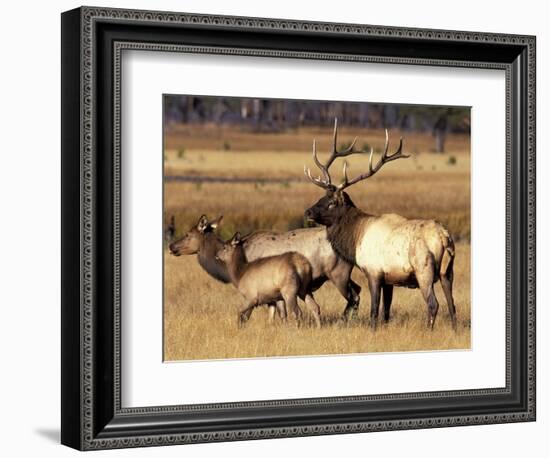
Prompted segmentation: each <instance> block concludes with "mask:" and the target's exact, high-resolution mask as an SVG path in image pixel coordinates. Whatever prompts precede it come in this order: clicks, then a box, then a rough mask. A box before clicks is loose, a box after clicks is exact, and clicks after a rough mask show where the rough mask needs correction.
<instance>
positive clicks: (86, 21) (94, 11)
mask: <svg viewBox="0 0 550 458" xmlns="http://www.w3.org/2000/svg"><path fill="white" fill-rule="evenodd" d="M81 14H82V17H81V19H82V21H81V27H82V30H81V32H82V33H81V37H82V38H81V49H82V50H83V52H82V62H81V94H82V100H81V106H82V120H83V121H82V127H81V129H82V132H81V143H82V152H81V192H82V201H81V221H82V222H83V223H82V230H81V251H82V269H81V271H82V276H81V285H82V288H81V291H82V292H81V304H82V309H81V310H82V312H81V324H82V327H83V332H82V335H81V348H82V349H83V350H82V358H81V361H82V362H81V364H82V367H81V372H82V374H83V378H82V381H81V384H82V386H81V388H82V390H81V392H82V393H83V394H82V413H83V415H82V420H81V421H82V424H81V431H82V437H81V443H82V445H83V448H84V449H99V448H106V447H109V448H124V447H138V446H141V447H143V446H153V445H169V444H183V443H199V442H207V441H208V442H212V441H230V440H251V439H266V438H277V437H294V436H312V435H323V434H345V433H351V432H369V431H385V430H388V429H392V430H400V429H418V428H431V427H444V426H459V425H474V424H487V423H495V422H501V423H505V422H514V421H518V420H528V419H532V418H534V416H535V388H536V387H535V347H534V332H535V270H534V268H533V266H534V262H535V224H534V221H535V134H536V128H535V119H534V115H533V114H534V113H535V108H536V107H535V85H534V77H535V71H536V68H535V38H534V37H531V36H518V35H508V34H492V33H481V32H463V31H442V30H430V29H415V28H401V27H384V26H371V25H356V24H337V23H324V22H309V21H296V20H284V19H263V18H247V17H228V16H215V15H198V14H186V13H169V12H152V11H133V10H125V9H110V8H95V7H83V8H82V10H81ZM98 19H99V20H117V21H118V22H129V23H146V24H154V23H166V22H168V23H174V24H177V23H180V24H204V25H209V26H212V27H230V28H231V27H233V28H238V29H251V30H252V29H273V30H276V29H279V30H297V31H304V32H308V31H309V32H326V33H339V34H352V35H353V34H359V35H363V36H365V35H366V36H384V37H398V38H399V37H401V38H415V39H419V40H430V39H439V40H446V41H466V42H468V41H470V42H487V43H499V44H504V45H525V46H526V47H527V59H528V77H529V78H528V80H529V86H528V112H529V118H528V133H527V135H528V151H527V154H528V171H527V172H528V196H527V198H528V218H529V227H528V266H529V267H528V268H529V270H528V282H527V288H528V291H527V293H528V304H527V306H528V323H527V328H528V339H529V342H530V344H529V347H528V361H527V365H528V374H529V377H528V411H527V412H526V413H518V414H493V415H475V416H449V417H441V418H438V419H432V418H421V419H415V420H394V421H382V422H376V421H373V422H362V423H348V424H327V425H322V426H303V427H278V428H267V429H249V430H237V431H224V432H216V433H204V434H202V433H189V434H160V435H156V436H142V437H136V438H131V439H125V438H124V439H116V438H115V439H94V438H93V425H92V421H93V420H92V419H93V402H92V398H93V391H92V390H93V387H92V379H93V363H92V361H93V359H92V356H93V355H92V329H93V322H92V320H93V318H92V310H93V306H94V304H93V296H92V285H93V282H94V278H93V275H92V253H93V230H92V227H93V216H92V209H93V207H94V191H93V182H94V178H93V157H92V156H93V155H92V152H93V140H92V139H93V132H94V125H93V116H92V114H93V87H94V81H93V64H94V61H93V58H94V49H93V38H94V23H95V21H96V20H98ZM115 46H116V49H115V72H116V73H115V107H114V108H115V117H114V126H113V129H114V138H115V145H114V148H115V155H114V164H113V165H114V176H115V199H114V209H115V237H114V238H115V244H114V250H115V280H114V291H113V294H114V298H115V315H116V316H115V329H114V333H115V360H116V361H115V393H116V395H115V396H116V400H115V405H116V409H117V413H119V414H121V415H124V414H125V413H149V414H154V413H169V412H181V411H191V410H202V409H212V408H224V407H240V406H249V407H250V406H274V405H311V404H320V403H327V402H337V401H344V400H345V401H350V400H371V399H390V398H391V399H396V398H401V399H403V398H405V399H413V398H414V399H418V398H428V397H442V396H456V395H464V396H469V395H473V394H482V393H502V392H509V386H510V370H509V368H510V364H509V362H510V304H511V302H510V291H509V286H508V284H507V290H506V327H507V332H506V334H507V337H506V388H502V389H497V388H495V389H487V390H461V391H459V392H429V393H410V394H397V395H376V396H354V397H337V398H334V397H333V398H316V399H297V400H288V401H286V400H279V401H263V402H246V403H224V404H198V405H189V406H162V407H150V408H132V409H122V408H121V406H120V356H121V355H120V187H119V186H120V103H118V102H119V101H120V89H121V88H120V72H119V71H120V64H121V60H120V57H121V51H122V50H123V49H143V50H157V51H171V52H192V53H209V54H231V55H250V56H266V57H294V58H303V59H331V60H347V61H356V62H378V63H394V64H395V63H399V64H414V65H439V66H451V67H459V66H460V67H470V68H494V69H502V70H505V71H506V106H507V108H509V106H510V100H511V86H510V84H509V80H510V68H509V65H507V64H488V63H482V62H460V63H458V62H452V61H446V60H433V59H404V58H387V57H372V56H370V57H369V56H353V55H335V54H322V53H307V52H290V51H267V50H251V49H243V48H238V49H231V48H213V47H205V46H196V47H191V46H190V47H184V46H178V45H162V44H160V45H159V44H147V43H128V42H125V43H117V44H116V45H115ZM508 111H509V110H507V112H508ZM506 123H507V129H506V130H507V134H506V157H507V161H506V162H507V164H506V175H507V178H506V180H507V181H506V182H507V186H506V195H507V201H509V200H510V199H509V196H510V186H509V184H510V167H509V163H510V160H511V147H510V137H509V132H510V125H511V121H510V119H508V117H507V120H506ZM508 207H509V205H507V209H506V230H507V234H506V273H507V278H509V274H510V273H511V266H510V233H509V232H510V231H509V229H510V227H511V214H510V213H511V212H510V208H508Z"/></svg>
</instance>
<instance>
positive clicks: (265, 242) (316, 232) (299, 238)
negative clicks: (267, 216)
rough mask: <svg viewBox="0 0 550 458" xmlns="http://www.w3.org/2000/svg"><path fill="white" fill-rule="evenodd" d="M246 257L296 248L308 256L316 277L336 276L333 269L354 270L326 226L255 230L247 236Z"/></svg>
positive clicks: (252, 258)
mask: <svg viewBox="0 0 550 458" xmlns="http://www.w3.org/2000/svg"><path fill="white" fill-rule="evenodd" d="M244 249H245V252H246V258H247V259H248V260H249V261H254V260H256V259H260V258H263V257H266V256H274V255H278V254H282V253H287V252H291V251H293V252H296V253H300V254H301V255H303V256H305V257H306V258H307V260H308V261H309V263H310V264H311V267H312V276H313V278H314V279H316V278H319V277H322V276H327V274H328V276H334V274H331V272H333V271H335V270H336V273H339V272H347V271H349V272H351V269H350V264H349V263H348V262H346V261H344V260H342V259H341V258H339V257H338V256H337V255H336V253H335V252H334V250H333V249H332V246H331V245H330V242H329V240H328V238H327V230H326V228H324V227H312V228H308V229H296V230H293V231H289V232H284V233H277V232H263V231H262V232H255V233H253V234H251V235H250V236H248V237H246V238H245V239H244Z"/></svg>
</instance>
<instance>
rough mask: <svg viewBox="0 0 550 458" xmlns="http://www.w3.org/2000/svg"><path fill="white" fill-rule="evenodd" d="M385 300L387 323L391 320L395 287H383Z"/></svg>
mask: <svg viewBox="0 0 550 458" xmlns="http://www.w3.org/2000/svg"><path fill="white" fill-rule="evenodd" d="M382 292H383V295H382V297H383V300H384V321H385V322H386V323H387V322H388V321H389V320H390V308H391V301H392V299H393V285H384V286H382Z"/></svg>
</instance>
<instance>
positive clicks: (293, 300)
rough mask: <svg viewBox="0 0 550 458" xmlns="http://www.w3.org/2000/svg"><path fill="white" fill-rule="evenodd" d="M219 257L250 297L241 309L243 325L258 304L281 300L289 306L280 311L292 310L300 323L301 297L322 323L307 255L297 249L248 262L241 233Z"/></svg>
mask: <svg viewBox="0 0 550 458" xmlns="http://www.w3.org/2000/svg"><path fill="white" fill-rule="evenodd" d="M216 258H217V259H220V260H221V261H223V262H224V263H225V265H226V266H227V272H228V273H229V277H230V278H231V282H232V283H233V285H234V286H235V287H236V288H237V289H238V290H239V292H240V293H241V294H242V295H243V297H244V298H245V300H246V302H245V305H244V307H242V308H241V310H240V312H239V320H238V323H239V325H242V324H244V323H245V322H246V321H247V320H248V318H249V316H250V313H251V312H252V310H253V309H254V308H255V307H257V306H259V305H262V304H269V303H273V302H277V301H281V300H282V301H284V304H285V306H284V307H282V308H281V309H280V310H279V313H280V314H281V315H283V316H285V317H286V309H290V310H291V311H292V312H293V313H294V315H295V317H296V320H297V321H298V322H299V321H300V318H301V311H300V308H299V307H298V300H297V298H298V297H299V298H300V299H302V300H303V301H305V303H306V305H307V306H308V308H309V309H310V310H311V312H312V314H313V317H314V319H315V324H316V325H317V327H320V326H321V319H320V309H319V305H318V304H317V303H316V302H315V299H314V298H313V294H312V291H311V287H312V268H311V264H310V263H309V261H308V260H307V259H306V258H305V256H303V255H301V254H300V253H296V252H295V251H293V252H287V253H283V254H279V255H275V256H268V257H265V258H261V259H256V260H255V261H251V262H248V261H247V260H246V256H245V253H244V247H243V241H242V240H241V235H240V234H239V233H238V232H237V233H236V234H235V235H234V236H233V238H232V239H231V240H230V241H229V242H226V243H225V244H224V245H223V247H222V248H221V249H220V250H219V251H218V252H217V254H216Z"/></svg>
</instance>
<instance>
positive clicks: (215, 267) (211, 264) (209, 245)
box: [197, 232, 231, 283]
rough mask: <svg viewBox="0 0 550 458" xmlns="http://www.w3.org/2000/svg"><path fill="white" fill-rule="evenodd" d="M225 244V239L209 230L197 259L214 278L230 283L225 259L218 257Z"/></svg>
mask: <svg viewBox="0 0 550 458" xmlns="http://www.w3.org/2000/svg"><path fill="white" fill-rule="evenodd" d="M222 246H223V241H222V240H221V239H220V238H219V237H218V236H217V235H216V234H214V233H213V232H207V233H206V234H204V237H203V239H202V241H201V246H200V249H199V252H198V253H197V260H198V261H199V264H200V266H201V267H202V268H203V269H204V270H205V271H206V272H207V273H208V274H209V275H210V276H211V277H213V278H215V279H216V280H218V281H221V282H222V283H230V282H231V278H230V277H229V273H228V272H227V267H226V266H225V263H224V262H223V261H220V260H219V259H216V253H217V252H218V250H219V249H220V248H221V247H222Z"/></svg>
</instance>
